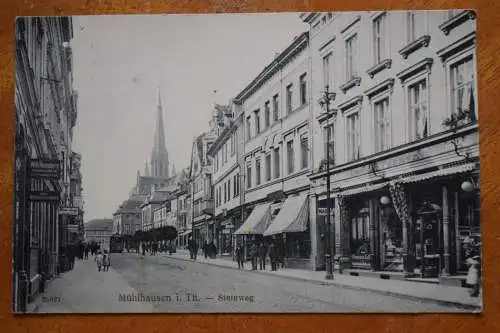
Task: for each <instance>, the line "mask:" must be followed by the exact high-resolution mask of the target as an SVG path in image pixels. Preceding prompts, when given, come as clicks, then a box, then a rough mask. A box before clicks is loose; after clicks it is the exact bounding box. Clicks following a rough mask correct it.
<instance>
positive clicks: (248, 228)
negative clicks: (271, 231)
mask: <svg viewBox="0 0 500 333" xmlns="http://www.w3.org/2000/svg"><path fill="white" fill-rule="evenodd" d="M270 206H271V205H270V204H268V203H266V204H261V205H258V206H256V207H255V208H254V209H253V211H252V213H251V214H250V216H249V217H248V218H247V219H246V221H245V223H243V225H242V226H241V227H239V228H238V230H236V231H235V232H234V234H235V235H262V233H263V232H264V230H266V228H267V226H268V225H269V222H270V221H271V212H270Z"/></svg>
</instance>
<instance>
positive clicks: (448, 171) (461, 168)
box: [401, 163, 477, 183]
mask: <svg viewBox="0 0 500 333" xmlns="http://www.w3.org/2000/svg"><path fill="white" fill-rule="evenodd" d="M476 168H477V166H476V163H466V164H460V165H455V166H452V167H448V168H444V169H440V170H436V171H432V172H427V173H424V174H422V175H414V176H409V177H406V178H403V179H402V180H401V182H402V183H416V182H419V181H423V180H427V179H431V178H436V177H443V176H449V175H454V174H459V173H464V172H469V171H472V170H475V169H476Z"/></svg>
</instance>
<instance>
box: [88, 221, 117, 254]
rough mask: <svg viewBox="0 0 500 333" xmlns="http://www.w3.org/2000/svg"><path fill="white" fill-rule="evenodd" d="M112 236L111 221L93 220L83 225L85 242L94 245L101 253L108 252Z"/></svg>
mask: <svg viewBox="0 0 500 333" xmlns="http://www.w3.org/2000/svg"><path fill="white" fill-rule="evenodd" d="M112 234H113V220H112V219H94V220H91V221H89V222H87V223H85V242H86V243H87V244H92V243H95V244H97V245H99V246H100V249H101V250H102V251H104V250H106V251H110V240H111V236H112Z"/></svg>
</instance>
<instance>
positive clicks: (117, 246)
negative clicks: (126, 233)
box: [109, 235, 123, 253]
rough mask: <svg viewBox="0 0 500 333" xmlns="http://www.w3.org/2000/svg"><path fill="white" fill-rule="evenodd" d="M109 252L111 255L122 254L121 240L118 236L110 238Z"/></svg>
mask: <svg viewBox="0 0 500 333" xmlns="http://www.w3.org/2000/svg"><path fill="white" fill-rule="evenodd" d="M109 251H110V252H111V253H122V252H123V240H122V239H121V238H120V237H118V236H114V235H113V236H111V239H110V240H109Z"/></svg>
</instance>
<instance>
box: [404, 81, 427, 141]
mask: <svg viewBox="0 0 500 333" xmlns="http://www.w3.org/2000/svg"><path fill="white" fill-rule="evenodd" d="M408 101H409V103H408V107H409V110H408V111H409V117H408V120H409V124H408V125H409V135H410V140H412V141H413V140H419V139H422V138H425V137H426V136H427V134H428V131H429V127H428V126H429V124H428V117H427V110H428V109H427V82H426V80H421V81H420V82H417V83H415V84H413V85H411V86H409V87H408Z"/></svg>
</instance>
